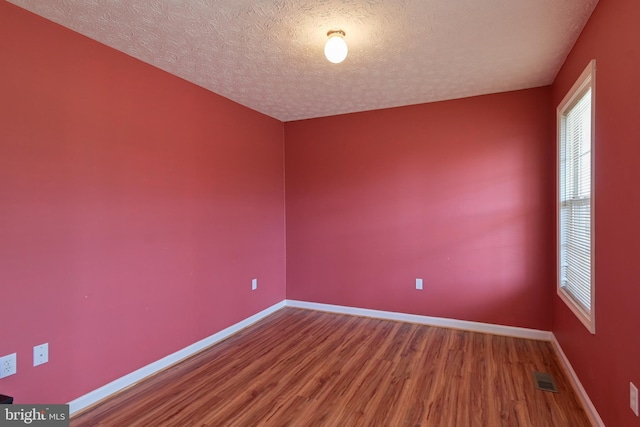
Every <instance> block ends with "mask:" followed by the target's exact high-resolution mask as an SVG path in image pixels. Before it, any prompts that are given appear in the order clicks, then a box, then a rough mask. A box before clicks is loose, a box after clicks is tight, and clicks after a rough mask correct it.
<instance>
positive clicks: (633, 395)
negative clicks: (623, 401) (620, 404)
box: [629, 383, 640, 417]
mask: <svg viewBox="0 0 640 427" xmlns="http://www.w3.org/2000/svg"><path fill="white" fill-rule="evenodd" d="M629 406H630V407H631V410H632V411H633V413H634V414H636V417H638V416H640V415H638V387H636V386H635V385H634V384H633V383H629Z"/></svg>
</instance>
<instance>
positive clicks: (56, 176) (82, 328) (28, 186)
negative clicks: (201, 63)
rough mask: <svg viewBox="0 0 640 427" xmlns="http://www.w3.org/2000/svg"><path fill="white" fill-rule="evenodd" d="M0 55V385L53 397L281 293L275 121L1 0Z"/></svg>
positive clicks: (26, 398) (22, 396)
mask: <svg viewBox="0 0 640 427" xmlns="http://www.w3.org/2000/svg"><path fill="white" fill-rule="evenodd" d="M0 64H1V65H0V314H1V315H0V319H1V321H2V331H1V332H0V355H5V354H9V353H13V352H17V353H18V374H17V375H14V376H12V377H8V378H5V379H2V380H0V392H1V393H3V394H8V395H12V396H14V397H15V398H16V402H17V403H66V402H68V401H70V400H72V399H74V398H77V397H79V396H81V395H83V394H85V393H87V392H89V391H92V390H94V389H96V388H98V387H100V386H102V385H104V384H106V383H108V382H110V381H112V380H114V379H116V378H119V377H121V376H123V375H125V374H128V373H130V372H132V371H134V370H135V369H138V368H140V367H142V366H144V365H146V364H148V363H150V362H153V361H156V360H158V359H160V358H162V357H164V356H166V355H168V354H170V353H172V352H174V351H177V350H179V349H181V348H183V347H185V346H187V345H189V344H192V343H194V342H196V341H198V340H200V339H202V338H204V337H207V336H209V335H211V334H213V333H215V332H217V331H219V330H221V329H223V328H225V327H227V326H230V325H232V324H234V323H236V322H238V321H240V320H243V319H245V318H247V317H249V316H250V315H253V314H255V313H257V312H258V311H260V310H262V309H264V308H266V307H269V306H270V305H272V304H274V303H277V302H279V301H282V300H283V299H284V297H285V285H284V279H285V272H284V178H283V168H284V166H283V160H284V156H283V125H282V123H281V122H279V121H277V120H274V119H271V118H268V117H266V116H263V115H261V114H259V113H257V112H255V111H252V110H249V109H247V108H245V107H242V106H240V105H237V104H235V103H233V102H231V101H229V100H227V99H225V98H222V97H220V96H218V95H215V94H212V93H210V92H208V91H206V90H204V89H202V88H199V87H197V86H195V85H192V84H190V83H187V82H185V81H183V80H181V79H179V78H177V77H173V76H170V75H169V74H167V73H164V72H162V71H160V70H158V69H155V68H153V67H151V66H149V65H146V64H144V63H142V62H140V61H137V60H134V59H132V58H131V57H128V56H126V55H124V54H122V53H119V52H116V51H115V50H112V49H110V48H107V47H105V46H103V45H100V44H98V43H96V42H94V41H91V40H89V39H87V38H84V37H82V36H80V35H78V34H76V33H73V32H71V31H68V30H66V29H64V28H62V27H60V26H58V25H55V24H53V23H50V22H48V21H45V20H43V19H41V18H39V17H36V16H34V15H32V14H30V13H28V12H25V11H23V10H22V9H19V8H17V7H15V6H12V5H10V4H8V3H6V2H4V1H0ZM254 277H257V278H258V280H259V287H258V290H257V291H255V292H252V291H251V279H252V278H254ZM44 342H48V343H49V358H50V362H49V363H47V364H45V365H41V366H38V367H33V366H32V354H33V352H32V347H33V346H34V345H38V344H42V343H44Z"/></svg>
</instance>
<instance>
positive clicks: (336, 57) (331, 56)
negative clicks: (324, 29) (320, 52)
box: [324, 30, 349, 64]
mask: <svg viewBox="0 0 640 427" xmlns="http://www.w3.org/2000/svg"><path fill="white" fill-rule="evenodd" d="M327 36H328V37H329V40H327V43H326V44H325V45H324V56H326V57H327V59H328V60H329V62H333V63H334V64H339V63H341V62H342V61H344V59H345V58H346V57H347V53H348V52H349V48H348V47H347V43H346V42H345V41H344V38H343V37H344V36H346V33H345V32H344V31H342V30H331V31H329V32H328V33H327Z"/></svg>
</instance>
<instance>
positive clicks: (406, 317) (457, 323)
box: [285, 300, 553, 341]
mask: <svg viewBox="0 0 640 427" xmlns="http://www.w3.org/2000/svg"><path fill="white" fill-rule="evenodd" d="M285 303H286V305H287V307H296V308H306V309H308V310H317V311H328V312H331V313H340V314H351V315H355V316H364V317H373V318H377V319H386V320H397V321H400V322H409V323H418V324H422V325H430V326H440V327H443V328H454V329H463V330H466V331H473V332H483V333H486V334H494V335H504V336H508V337H516V338H527V339H532V340H538V341H551V340H552V339H553V334H552V333H551V332H549V331H540V330H537V329H527V328H518V327H514V326H503V325H492V324H489V323H480V322H470V321H466V320H456V319H446V318H443V317H431V316H421V315H417V314H405V313H396V312H393V311H381V310H371V309H368V308H356V307H347V306H342V305H331V304H320V303H315V302H305V301H296V300H286V301H285Z"/></svg>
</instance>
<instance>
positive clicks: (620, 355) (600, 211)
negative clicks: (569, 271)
mask: <svg viewBox="0 0 640 427" xmlns="http://www.w3.org/2000/svg"><path fill="white" fill-rule="evenodd" d="M639 19H640V2H637V1H631V0H607V1H600V3H599V4H598V6H597V8H596V9H595V11H594V12H593V14H592V16H591V19H590V20H589V22H588V24H587V26H586V27H585V29H584V30H583V32H582V35H581V36H580V38H579V39H578V42H577V43H576V45H575V47H574V49H573V51H572V52H571V54H570V55H569V57H568V59H567V61H566V62H565V64H564V66H563V68H562V70H561V71H560V73H559V74H558V77H557V78H556V81H555V83H554V85H553V98H554V105H558V104H559V103H560V101H561V100H562V98H563V97H564V95H565V94H566V93H567V91H568V90H569V89H570V87H571V85H572V84H573V83H574V81H575V80H576V79H577V78H578V76H579V75H580V73H581V72H582V70H583V69H584V68H585V67H586V66H587V64H588V62H589V61H590V60H591V59H595V60H596V67H597V71H596V104H595V114H596V118H595V120H596V121H595V133H596V134H595V162H596V164H595V186H594V188H595V194H594V197H595V223H594V225H595V236H594V242H595V286H596V297H595V307H596V334H595V335H591V334H590V333H589V332H588V331H587V330H586V328H585V327H584V326H582V324H581V323H580V322H578V320H577V319H576V318H575V316H574V315H573V314H572V313H571V312H570V311H569V309H568V308H567V307H566V306H565V305H564V303H563V302H562V301H561V300H560V299H559V298H557V297H556V298H554V305H553V308H554V310H553V312H554V320H553V332H554V334H555V335H556V337H557V338H558V340H559V342H560V344H561V345H562V348H563V350H564V352H565V353H566V354H567V357H568V358H569V360H570V361H571V364H572V366H573V368H574V369H575V371H576V373H577V374H578V376H579V377H580V380H581V382H582V384H583V386H584V387H585V389H586V391H587V393H588V394H589V396H590V397H591V400H592V401H593V402H594V404H595V405H596V408H597V410H598V412H599V413H600V416H601V417H602V419H603V421H604V422H605V424H606V425H608V426H625V427H627V426H629V427H630V426H640V418H637V417H636V416H635V415H634V414H633V412H631V409H629V382H630V381H633V382H634V383H635V384H636V386H639V387H640V329H639V328H640V310H639V309H638V304H639V303H640V262H639V259H638V256H639V255H640V226H639V225H638V218H639V215H638V212H639V211H640V191H639V190H638V184H639V183H640V167H638V162H639V159H640V122H639V119H638V118H639V117H640V88H639V86H638V75H639V72H640V49H639V48H638V43H639V41H640V25H638V20H639Z"/></svg>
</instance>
